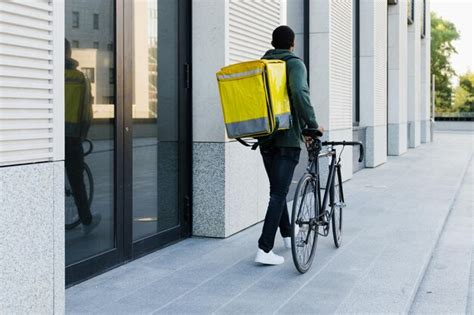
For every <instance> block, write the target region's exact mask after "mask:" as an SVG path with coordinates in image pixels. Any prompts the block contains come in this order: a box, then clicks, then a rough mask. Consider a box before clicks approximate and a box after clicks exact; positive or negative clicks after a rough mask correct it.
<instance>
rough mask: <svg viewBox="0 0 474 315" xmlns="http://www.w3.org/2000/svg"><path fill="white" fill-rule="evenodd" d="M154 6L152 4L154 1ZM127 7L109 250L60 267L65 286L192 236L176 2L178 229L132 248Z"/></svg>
mask: <svg viewBox="0 0 474 315" xmlns="http://www.w3.org/2000/svg"><path fill="white" fill-rule="evenodd" d="M156 1H158V0H156ZM130 5H131V2H130V1H128V0H115V14H116V19H115V40H116V45H115V62H116V64H115V69H116V70H115V71H116V73H115V78H116V85H115V95H116V108H115V133H114V134H115V140H114V142H115V157H114V167H115V177H114V178H115V183H114V184H115V185H114V200H115V228H114V232H115V233H114V234H115V248H113V249H110V250H108V251H106V252H102V253H100V254H97V255H95V256H93V257H88V258H87V259H84V260H82V261H79V262H76V263H74V264H72V265H70V266H67V267H66V286H67V287H68V286H71V285H73V284H76V283H79V282H81V281H84V280H87V279H89V278H92V277H94V276H96V275H98V274H101V273H103V272H105V271H107V270H110V269H112V268H115V267H117V266H120V265H122V264H124V263H126V262H128V261H130V260H133V259H136V258H138V257H140V256H143V255H145V254H147V253H150V252H153V251H155V250H157V249H159V248H162V247H164V246H166V245H168V244H171V243H172V242H175V241H178V240H180V239H182V238H186V237H189V236H190V235H191V231H192V215H191V214H192V211H191V200H192V195H191V194H192V111H191V109H192V104H191V99H192V95H191V57H192V54H191V16H192V14H191V1H190V0H178V24H179V26H178V37H179V38H178V43H179V44H178V45H179V46H178V54H179V56H178V60H179V61H178V62H179V65H180V69H181V70H180V72H179V74H178V80H179V82H180V84H179V90H178V91H179V99H178V102H179V106H178V108H179V109H178V116H179V117H178V121H179V135H178V137H179V144H178V147H179V149H178V152H179V157H180V160H179V164H178V170H179V171H178V182H179V187H178V194H179V196H178V197H179V199H178V211H179V225H178V226H176V227H174V228H171V229H168V230H166V231H163V232H161V233H158V234H155V235H153V236H151V237H148V238H145V239H142V240H139V241H137V242H135V243H134V242H133V234H132V232H133V231H132V226H133V221H132V220H133V213H132V211H133V207H132V197H133V196H132V140H133V139H132V127H133V124H132V115H131V104H132V98H131V97H132V93H131V88H132V80H131V77H129V76H127V75H125V74H126V73H131V71H130V67H131V65H132V62H133V57H132V56H133V47H132V46H131V45H129V44H126V43H131V42H132V41H131V40H132V37H131V36H132V31H131V28H130V27H128V26H129V24H130V23H131V22H132V20H131V18H130V14H131V10H130Z"/></svg>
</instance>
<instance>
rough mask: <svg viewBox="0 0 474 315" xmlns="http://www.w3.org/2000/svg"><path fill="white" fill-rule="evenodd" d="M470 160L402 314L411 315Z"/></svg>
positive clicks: (470, 160) (470, 159) (471, 158)
mask: <svg viewBox="0 0 474 315" xmlns="http://www.w3.org/2000/svg"><path fill="white" fill-rule="evenodd" d="M472 160H473V154H471V157H470V158H469V160H468V162H467V164H466V166H465V167H464V170H463V173H462V174H463V175H462V177H461V180H460V181H459V183H458V185H457V187H456V193H455V194H454V196H453V199H452V201H451V203H450V205H449V209H448V212H447V213H446V216H445V217H444V219H443V222H442V224H441V226H440V227H439V230H438V232H437V237H436V241H435V242H434V244H433V246H432V247H431V249H430V252H429V253H430V254H429V255H428V258H427V259H426V260H425V262H424V263H423V267H422V269H421V272H420V276H418V279H417V280H416V284H415V287H414V290H413V291H412V292H411V295H410V298H409V299H408V302H407V304H406V305H405V310H404V311H403V314H410V313H411V309H412V306H413V302H414V301H415V298H416V294H417V293H418V290H419V289H420V286H421V283H422V282H423V280H424V278H425V275H426V270H427V269H428V266H429V265H430V263H431V261H432V260H433V254H434V251H435V249H436V247H437V246H438V244H439V241H440V239H441V235H442V233H443V231H444V228H445V226H446V223H447V222H448V218H449V216H450V214H451V211H452V210H453V208H454V204H455V203H456V201H457V199H458V196H459V193H460V191H461V188H462V184H463V183H464V180H465V179H466V174H467V171H468V169H469V166H470V165H471V162H472ZM471 269H472V266H471Z"/></svg>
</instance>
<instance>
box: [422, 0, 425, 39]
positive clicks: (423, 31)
mask: <svg viewBox="0 0 474 315" xmlns="http://www.w3.org/2000/svg"><path fill="white" fill-rule="evenodd" d="M425 36H426V0H423V9H422V12H421V38H425Z"/></svg>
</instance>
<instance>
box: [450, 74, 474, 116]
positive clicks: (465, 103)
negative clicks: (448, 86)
mask: <svg viewBox="0 0 474 315" xmlns="http://www.w3.org/2000/svg"><path fill="white" fill-rule="evenodd" d="M454 109H455V111H457V112H474V73H473V72H467V73H465V74H464V75H462V76H460V77H459V86H458V87H457V88H456V90H455V96H454Z"/></svg>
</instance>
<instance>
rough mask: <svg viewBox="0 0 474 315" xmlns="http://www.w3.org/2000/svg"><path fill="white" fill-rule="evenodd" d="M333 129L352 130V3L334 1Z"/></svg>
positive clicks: (331, 55) (332, 40)
mask: <svg viewBox="0 0 474 315" xmlns="http://www.w3.org/2000/svg"><path fill="white" fill-rule="evenodd" d="M331 19H332V20H331V42H330V45H331V46H330V68H331V71H330V76H331V78H330V82H331V84H330V91H331V92H330V95H331V108H330V110H331V115H330V128H331V130H335V129H348V128H352V58H353V57H352V1H341V0H338V1H331Z"/></svg>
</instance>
